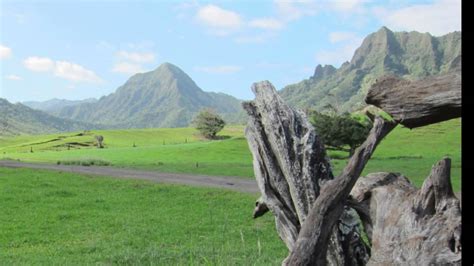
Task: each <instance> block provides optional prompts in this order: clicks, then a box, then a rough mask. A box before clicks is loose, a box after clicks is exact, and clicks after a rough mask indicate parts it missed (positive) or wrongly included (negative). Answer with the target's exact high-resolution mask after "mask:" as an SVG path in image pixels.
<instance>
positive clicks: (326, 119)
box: [310, 111, 372, 156]
mask: <svg viewBox="0 0 474 266" xmlns="http://www.w3.org/2000/svg"><path fill="white" fill-rule="evenodd" d="M310 122H311V123H312V124H313V126H314V127H315V129H316V132H317V133H318V135H319V136H320V137H321V139H322V140H323V142H324V144H325V145H326V146H328V148H331V149H335V150H341V151H348V152H349V155H350V156H352V154H353V153H354V151H355V149H356V148H357V147H358V146H359V145H360V144H362V143H363V142H364V141H365V139H366V138H367V136H368V135H369V132H370V129H371V128H372V122H370V121H369V120H365V121H360V120H356V119H354V118H352V117H351V116H350V114H349V113H344V114H342V115H338V114H330V115H329V114H323V113H320V112H316V111H311V113H310ZM347 146H349V149H347V148H345V147H347Z"/></svg>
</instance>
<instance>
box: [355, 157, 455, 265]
mask: <svg viewBox="0 0 474 266" xmlns="http://www.w3.org/2000/svg"><path fill="white" fill-rule="evenodd" d="M450 165H451V160H450V159H448V158H444V159H442V160H441V161H439V162H438V163H437V164H436V165H435V166H434V167H433V168H432V170H431V174H430V175H429V176H428V178H427V179H426V180H425V182H424V183H423V186H422V187H421V189H416V188H415V187H414V186H412V185H411V184H410V182H409V181H408V179H407V178H406V177H404V176H402V175H400V174H393V173H375V174H370V175H368V176H367V177H366V178H361V179H359V181H358V182H357V184H356V185H355V186H354V188H353V189H352V192H351V197H352V200H351V201H350V202H351V204H350V205H351V206H353V207H354V209H356V211H357V212H358V213H359V215H360V217H361V220H362V222H363V224H364V228H365V230H366V232H367V236H368V238H369V240H370V241H371V243H372V250H371V252H372V254H371V258H370V260H369V262H368V265H393V264H397V265H460V264H461V242H460V239H461V208H460V203H459V200H458V199H457V198H456V197H455V196H454V194H453V190H452V187H451V181H450V168H451V166H450Z"/></svg>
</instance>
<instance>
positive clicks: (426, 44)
mask: <svg viewBox="0 0 474 266" xmlns="http://www.w3.org/2000/svg"><path fill="white" fill-rule="evenodd" d="M460 67H461V32H452V33H449V34H446V35H444V36H441V37H433V36H431V35H430V34H429V33H419V32H415V31H412V32H392V31H391V30H389V29H388V28H386V27H382V28H381V29H380V30H378V31H377V32H375V33H372V34H370V35H368V36H367V37H366V38H365V39H364V41H363V42H362V45H361V46H360V47H359V48H358V49H357V50H356V51H355V53H354V55H353V57H352V60H351V61H350V62H345V63H344V64H342V65H341V67H340V68H338V69H336V68H334V67H333V66H330V65H326V66H321V65H318V66H317V67H316V69H315V72H314V75H313V76H311V77H310V78H309V79H305V80H303V81H301V82H299V83H297V84H292V85H289V86H286V87H285V88H283V89H282V90H281V91H280V94H281V96H282V97H283V98H284V99H285V100H286V101H287V102H288V103H289V104H290V105H292V106H295V107H298V108H301V109H306V108H313V109H317V110H322V109H324V108H325V106H327V105H328V104H331V105H333V106H334V105H335V106H338V107H339V108H340V110H341V111H354V110H357V109H360V108H362V107H363V106H365V104H364V100H363V99H364V97H365V94H366V93H367V91H368V89H369V88H370V86H371V85H372V84H373V83H374V82H375V80H376V79H377V78H378V77H380V76H381V75H383V74H389V73H390V74H395V75H397V76H401V77H403V78H406V79H410V80H412V79H419V78H422V77H426V76H430V75H435V74H441V73H445V72H448V71H451V70H454V69H460Z"/></svg>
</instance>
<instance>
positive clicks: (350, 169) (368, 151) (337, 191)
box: [287, 117, 396, 265]
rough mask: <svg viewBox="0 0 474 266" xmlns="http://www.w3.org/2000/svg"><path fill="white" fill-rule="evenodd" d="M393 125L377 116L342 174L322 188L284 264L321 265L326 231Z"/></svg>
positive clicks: (340, 211) (322, 263)
mask: <svg viewBox="0 0 474 266" xmlns="http://www.w3.org/2000/svg"><path fill="white" fill-rule="evenodd" d="M395 126H396V123H392V122H387V121H385V120H383V119H382V118H380V117H377V118H376V119H375V122H374V126H373V128H372V130H371V131H370V133H369V136H368V137H367V140H366V141H365V142H364V143H363V144H362V145H361V146H360V147H359V148H357V149H356V151H355V153H354V155H353V156H352V157H351V159H350V160H349V163H348V164H347V166H346V167H345V168H344V170H343V172H342V174H341V175H340V176H338V177H337V178H336V179H334V180H331V181H330V182H328V183H327V184H325V185H324V186H323V187H322V190H321V194H320V195H319V197H318V198H317V199H316V201H315V203H314V204H313V207H312V208H311V211H310V213H309V215H308V217H307V220H306V222H305V223H304V224H303V227H302V229H301V231H300V233H299V235H298V240H297V242H296V245H295V248H294V249H293V250H292V252H291V254H290V257H289V259H288V260H287V264H288V265H325V264H326V259H325V256H326V251H327V242H328V238H329V234H328V232H330V231H331V230H332V228H333V226H334V224H335V223H336V221H337V219H338V218H339V217H340V215H341V214H342V211H343V210H344V204H345V203H346V199H347V197H348V196H349V193H350V191H351V189H352V187H353V186H354V184H355V182H356V181H357V179H358V178H359V176H360V174H361V173H362V170H363V169H364V167H365V164H366V163H367V162H368V160H369V159H370V156H371V155H372V153H373V152H374V151H375V148H376V147H377V145H378V144H379V143H380V141H381V140H382V139H383V138H384V137H385V136H386V135H387V134H388V133H389V132H390V131H391V130H392V129H393V128H394V127H395Z"/></svg>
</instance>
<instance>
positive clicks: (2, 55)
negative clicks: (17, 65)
mask: <svg viewBox="0 0 474 266" xmlns="http://www.w3.org/2000/svg"><path fill="white" fill-rule="evenodd" d="M11 55H12V49H10V48H9V47H6V46H4V45H2V44H0V59H6V58H9V57H10V56H11Z"/></svg>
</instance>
